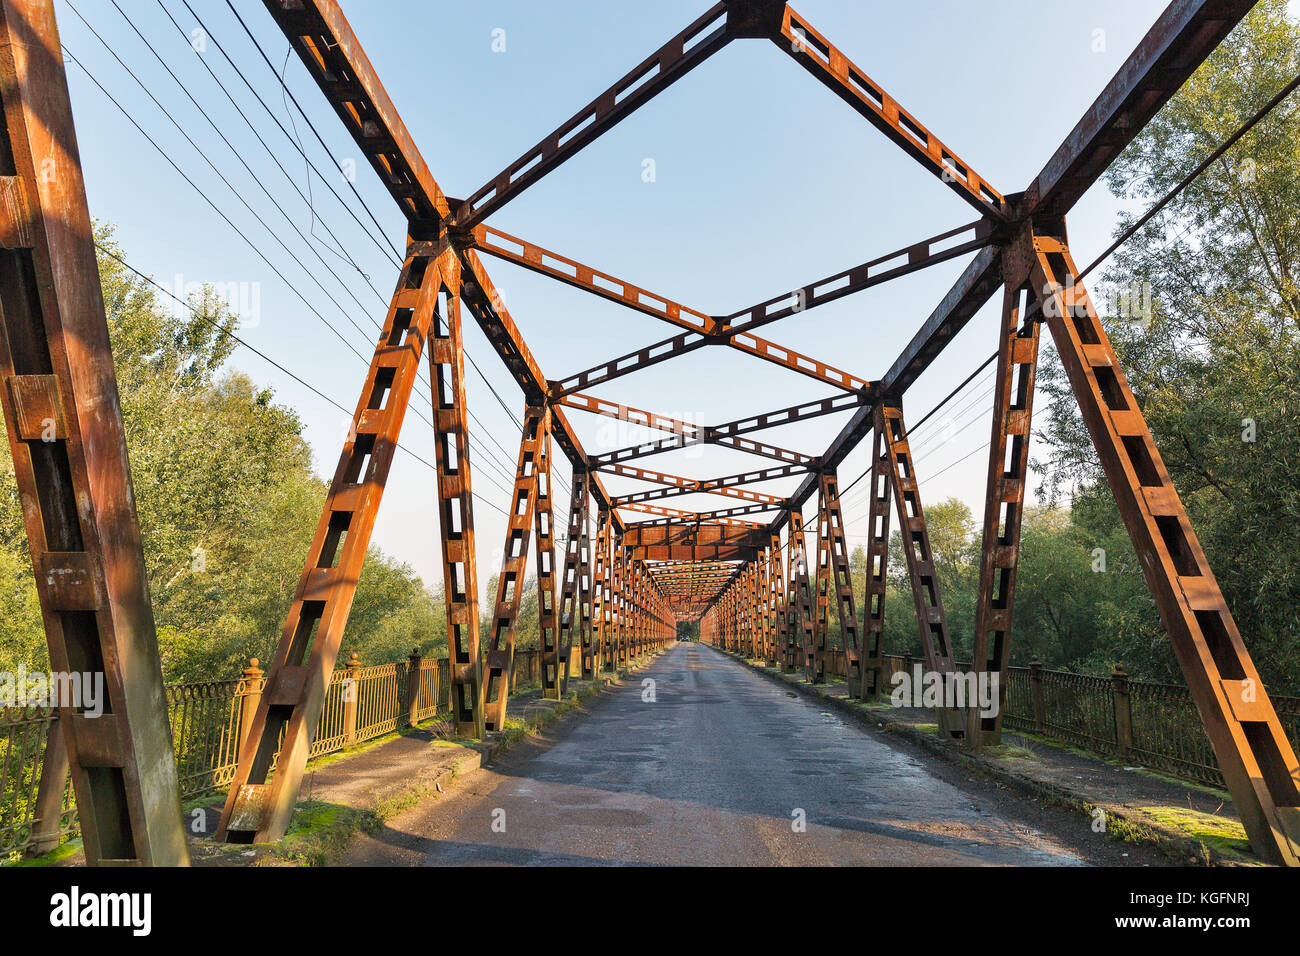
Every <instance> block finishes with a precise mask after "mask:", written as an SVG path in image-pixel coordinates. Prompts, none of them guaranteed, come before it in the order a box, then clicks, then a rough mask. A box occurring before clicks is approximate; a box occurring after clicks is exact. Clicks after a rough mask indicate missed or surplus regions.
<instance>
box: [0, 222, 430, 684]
mask: <svg viewBox="0 0 1300 956" xmlns="http://www.w3.org/2000/svg"><path fill="white" fill-rule="evenodd" d="M96 238H97V239H98V240H99V242H100V243H101V244H102V245H104V246H105V247H106V248H108V249H111V250H113V251H114V252H119V250H118V249H117V247H116V245H115V244H114V243H113V240H112V234H111V230H109V229H106V228H102V227H101V228H99V229H98V230H97V236H96ZM99 269H100V281H101V284H102V286H103V290H104V304H105V308H106V311H107V314H108V323H109V331H110V334H111V338H112V344H113V358H114V367H115V370H116V372H117V378H118V387H119V391H120V394H121V398H122V417H123V421H124V424H125V427H126V439H127V449H128V452H129V454H130V459H131V473H132V483H133V487H134V490H135V498H136V507H137V511H138V514H139V518H140V528H141V533H142V537H143V541H144V553H145V563H146V567H147V570H148V576H149V587H150V592H151V595H152V598H153V605H154V616H155V620H156V623H157V628H158V639H159V645H160V648H161V651H162V656H163V667H164V672H165V675H166V678H167V680H169V681H183V680H202V679H214V678H223V677H233V676H236V675H237V674H238V673H239V671H240V670H241V669H242V668H243V667H244V665H245V664H246V662H247V659H248V658H249V657H253V656H255V657H259V658H261V659H262V660H263V661H265V660H268V659H269V658H270V657H271V655H272V652H273V651H274V648H275V645H276V642H277V640H278V638H279V633H280V629H281V627H282V625H283V621H284V617H285V614H286V613H287V611H288V606H289V601H290V599H291V598H292V595H293V592H294V589H295V587H296V586H297V583H298V579H299V576H300V575H301V573H302V563H303V560H304V557H305V555H306V553H307V550H308V548H309V546H310V543H311V540H312V536H313V534H314V532H315V528H316V523H317V520H318V519H319V516H320V512H321V507H322V505H323V503H324V497H325V490H326V487H325V484H324V482H322V481H321V480H320V479H318V478H317V477H316V476H315V475H314V474H313V473H312V469H311V449H310V447H309V446H308V445H307V442H306V441H305V440H304V439H303V437H302V422H301V420H300V419H299V417H298V415H297V413H296V412H295V411H294V410H293V409H291V408H289V407H287V406H285V405H281V404H278V403H276V402H275V401H274V395H273V394H272V392H271V391H270V390H269V389H264V388H259V387H258V386H256V385H255V384H254V383H253V382H252V381H251V380H250V379H249V378H248V377H247V376H246V375H244V374H242V373H240V372H238V371H234V370H230V369H229V368H228V365H227V363H228V360H229V359H230V358H231V353H232V350H233V348H234V345H235V343H234V341H233V339H231V338H230V337H229V336H227V335H224V334H222V332H221V331H219V330H225V331H232V330H233V329H234V328H235V327H236V326H237V324H238V317H237V316H235V315H233V314H231V313H230V311H229V309H228V308H227V307H226V305H225V302H224V301H223V300H222V299H220V298H219V297H218V296H216V295H215V294H214V292H213V290H212V289H210V288H208V289H205V290H204V291H203V292H202V293H200V294H198V295H196V296H194V297H193V298H192V300H191V305H192V306H193V307H194V311H192V312H191V311H190V310H186V309H181V308H179V307H177V308H176V309H174V310H173V309H172V308H171V307H170V306H169V305H168V302H167V300H165V299H163V298H161V297H159V296H156V295H155V293H154V291H153V289H152V287H150V286H149V285H148V284H147V283H145V282H144V281H143V280H142V279H140V278H139V277H138V276H136V275H134V274H133V273H131V272H130V271H129V270H127V269H126V268H125V267H123V266H122V265H121V264H120V263H118V262H116V261H114V260H113V259H112V258H110V257H109V256H106V255H102V254H101V255H100V256H99ZM12 472H13V465H12V461H11V459H10V457H9V449H8V446H7V445H5V447H4V448H3V449H2V450H0V594H2V595H3V601H4V606H5V609H6V614H5V615H3V617H2V618H0V669H12V668H14V667H16V666H17V665H18V664H25V665H27V666H28V667H32V668H35V667H44V666H45V639H44V631H43V629H42V626H41V621H40V612H39V607H38V605H37V602H36V593H35V588H34V585H33V583H32V578H31V563H30V559H29V558H28V556H27V553H26V548H27V543H26V534H25V531H24V527H23V523H22V513H21V510H20V508H19V502H18V498H17V489H16V486H15V484H14V481H13V477H12ZM417 645H418V646H419V647H420V648H421V651H422V652H423V653H426V654H428V653H434V652H441V649H442V648H445V646H446V620H445V617H444V615H443V613H442V610H441V598H440V597H439V596H436V595H434V594H432V593H430V591H429V590H428V589H427V588H425V586H424V585H423V583H422V582H421V581H420V579H419V578H418V577H416V576H415V575H414V574H413V573H412V572H411V569H410V568H409V567H408V566H406V565H404V564H401V563H399V562H395V561H392V560H391V559H389V558H387V557H385V556H384V555H383V554H382V553H381V552H380V551H379V550H378V549H375V548H372V549H371V551H370V554H369V555H368V557H367V561H366V564H365V567H364V569H363V571H362V573H361V579H360V581H359V582H358V585H357V594H356V599H355V601H354V603H353V609H352V614H351V617H350V619H349V624H348V630H347V632H346V634H345V636H344V644H343V651H344V653H345V654H346V653H351V652H353V651H356V652H357V653H358V654H359V655H360V657H361V659H362V660H363V661H364V662H374V663H379V662H381V661H391V660H397V659H400V658H402V657H405V656H406V655H407V654H409V653H410V652H411V649H412V647H415V646H417Z"/></svg>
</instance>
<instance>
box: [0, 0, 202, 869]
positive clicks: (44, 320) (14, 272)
mask: <svg viewBox="0 0 1300 956" xmlns="http://www.w3.org/2000/svg"><path fill="white" fill-rule="evenodd" d="M0 95H2V96H3V107H4V127H5V129H4V136H3V137H0V200H2V201H0V303H2V304H3V309H0V313H2V314H0V410H3V412H4V419H5V427H6V430H7V433H8V438H9V448H10V451H11V452H12V454H13V463H14V476H15V478H16V480H17V485H18V493H19V496H20V498H21V500H22V506H23V508H22V510H23V520H24V523H25V526H26V531H27V541H28V545H29V553H30V555H31V559H32V565H33V569H34V571H35V576H36V591H37V596H38V599H39V601H40V607H41V618H42V621H43V623H44V625H45V637H46V642H47V644H48V647H49V655H50V666H51V669H52V670H53V671H54V672H55V673H56V674H64V675H69V676H71V675H74V674H75V675H84V678H83V679H85V680H92V681H93V680H97V679H99V678H100V677H101V675H102V680H103V692H104V696H105V698H106V699H105V700H104V702H103V713H101V714H99V715H97V716H96V715H94V714H89V715H88V714H87V713H86V706H87V701H86V700H85V699H84V697H72V698H71V699H70V695H69V694H61V695H58V698H57V700H55V703H56V704H57V706H58V711H59V720H58V725H59V727H60V732H61V733H62V734H63V738H64V739H63V742H64V744H65V745H66V751H67V766H68V769H69V771H70V773H71V775H72V782H73V788H74V790H75V792H76V797H77V810H78V813H79V815H80V818H81V832H82V835H83V837H84V840H85V851H86V861H87V863H89V864H91V865H106V864H120V865H146V866H151V865H152V866H183V865H187V864H188V863H189V852H188V849H187V847H186V843H185V829H184V827H183V825H182V823H181V804H180V788H179V785H178V783H177V779H176V764H175V757H174V754H173V751H172V735H171V728H170V726H169V725H168V722H167V701H166V696H165V694H164V691H163V682H162V666H161V660H160V657H159V654H158V640H157V636H156V634H155V631H154V617H153V608H152V606H151V603H150V597H149V580H148V576H147V573H146V570H145V564H144V555H143V551H142V549H141V541H140V526H139V521H138V519H137V517H136V512H135V498H134V496H133V494H132V489H131V469H130V464H129V462H128V460H127V452H126V439H125V434H124V430H123V424H122V410H121V405H120V403H119V397H118V390H117V379H116V377H115V375H114V371H113V357H112V352H111V351H110V345H109V332H108V320H107V318H106V316H105V312H104V299H103V292H102V290H101V288H100V284H99V271H98V269H97V267H96V262H95V249H94V243H93V235H92V231H91V223H90V212H89V210H88V208H87V205H86V192H85V183H84V180H83V178H82V170H81V158H80V154H79V153H78V148H77V138H76V132H75V129H74V127H73V121H72V107H71V104H70V102H69V99H68V86H67V77H66V75H65V74H64V70H63V50H62V47H61V45H60V43H59V35H58V29H57V27H56V25H55V20H54V7H53V4H52V3H51V2H50V0H0ZM59 753H60V751H59V749H58V748H57V747H56V748H52V758H53V759H52V761H51V764H52V767H51V772H53V771H54V770H55V769H60V768H56V767H54V766H53V765H54V764H60V765H61V761H60V760H59ZM52 786H53V785H52ZM60 799H61V792H60Z"/></svg>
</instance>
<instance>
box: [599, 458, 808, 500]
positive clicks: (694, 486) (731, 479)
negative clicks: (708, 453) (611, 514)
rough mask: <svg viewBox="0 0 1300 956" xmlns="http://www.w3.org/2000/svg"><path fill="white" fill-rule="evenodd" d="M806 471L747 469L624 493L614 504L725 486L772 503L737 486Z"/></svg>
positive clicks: (742, 495)
mask: <svg viewBox="0 0 1300 956" xmlns="http://www.w3.org/2000/svg"><path fill="white" fill-rule="evenodd" d="M806 471H808V469H807V468H806V467H804V466H802V465H786V466H785V467H783V468H764V469H762V470H760V471H747V472H743V473H741V474H738V475H727V476H725V477H723V478H709V479H700V480H697V481H691V483H690V484H687V485H673V486H672V487H668V488H656V489H654V490H651V491H639V492H637V493H636V494H633V495H624V496H622V497H619V498H615V499H614V506H615V507H618V506H620V505H623V504H627V503H629V502H634V501H655V500H658V499H660V498H671V497H673V496H675V495H688V494H692V493H704V492H711V491H718V490H720V489H723V488H729V489H731V490H732V491H733V492H734V493H735V497H737V498H750V499H752V500H755V501H764V503H768V504H770V503H771V502H770V501H766V500H765V499H768V498H772V497H773V496H771V495H766V496H764V497H763V498H760V497H759V494H760V492H751V491H747V490H746V489H743V488H737V487H736V486H737V485H748V484H753V483H754V482H756V481H770V480H772V479H774V478H785V477H788V476H790V475H801V474H803V473H804V472H806ZM688 481H689V479H688Z"/></svg>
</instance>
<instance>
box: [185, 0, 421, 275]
mask: <svg viewBox="0 0 1300 956" xmlns="http://www.w3.org/2000/svg"><path fill="white" fill-rule="evenodd" d="M182 2H183V3H185V7H186V9H189V0H182ZM226 6H227V7H229V8H230V12H231V13H233V14H234V15H235V19H236V20H238V21H239V25H240V26H241V27H243V28H244V33H245V34H247V36H248V39H249V40H251V41H252V42H253V46H255V47H257V52H258V53H260V54H261V56H262V60H263V61H264V62H265V63H266V68H267V69H268V70H270V71H271V75H272V76H275V77H276V79H277V81H279V82H280V87H281V89H282V90H284V92H286V93H287V94H288V96H289V99H290V100H292V101H293V105H294V107H295V108H296V109H297V110H298V113H299V115H300V116H302V118H303V120H304V121H305V122H306V123H307V127H308V128H309V129H310V130H311V131H312V135H314V136H315V137H316V141H317V142H318V143H320V145H321V148H322V149H323V150H325V152H326V153H327V154H329V155H330V157H331V158H333V154H332V153H330V148H329V146H328V145H326V143H325V139H324V137H322V136H321V134H320V131H319V130H318V129H316V124H315V123H313V122H312V121H311V117H309V116H308V115H307V111H306V110H304V109H303V108H302V106H301V105H300V104H299V103H298V98H297V97H296V96H294V95H293V91H292V90H290V89H289V88H288V87H287V86H285V85H284V83H283V81H281V80H280V74H279V73H278V72H277V71H276V69H275V64H274V63H272V62H271V58H270V57H269V56H267V55H266V51H265V50H264V49H262V44H261V43H259V42H258V41H257V37H255V36H254V35H253V31H252V30H250V29H249V28H248V24H247V23H245V22H244V18H243V17H241V16H240V15H239V11H238V10H236V9H235V5H234V4H233V3H231V2H230V0H226ZM190 12H191V13H193V12H194V11H193V10H191V11H190ZM196 19H197V17H196ZM335 165H336V166H338V168H339V172H340V173H344V170H343V167H342V165H340V164H339V163H338V161H337V160H335ZM344 178H345V179H346V178H347V177H346V173H344ZM347 184H348V188H349V189H351V190H352V194H353V195H354V196H356V198H357V202H359V203H361V207H362V208H363V209H365V211H366V213H367V214H368V215H369V216H370V218H371V220H373V222H374V224H375V227H376V228H378V229H379V230H380V232H381V233H382V232H383V226H381V225H379V219H378V218H377V217H376V216H375V214H374V212H373V211H372V210H371V209H370V207H369V206H368V205H366V201H365V200H364V199H362V198H361V193H359V192H357V187H356V185H355V184H354V183H353V182H352V180H351V179H347ZM384 238H385V239H388V237H387V236H386V235H385V237H384ZM388 244H389V246H391V247H392V250H393V253H394V254H395V255H397V256H399V257H400V256H401V253H400V252H398V251H397V247H396V246H394V245H393V244H392V240H391V239H388Z"/></svg>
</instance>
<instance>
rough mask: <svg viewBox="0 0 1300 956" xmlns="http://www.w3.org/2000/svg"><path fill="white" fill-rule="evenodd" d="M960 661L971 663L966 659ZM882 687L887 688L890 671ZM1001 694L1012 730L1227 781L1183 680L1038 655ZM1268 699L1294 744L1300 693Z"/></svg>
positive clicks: (1009, 678)
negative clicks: (1067, 664)
mask: <svg viewBox="0 0 1300 956" xmlns="http://www.w3.org/2000/svg"><path fill="white" fill-rule="evenodd" d="M836 656H837V657H842V655H836ZM915 660H916V659H914V658H912V657H911V656H910V655H908V656H896V655H887V656H886V662H887V663H888V665H889V675H891V676H892V674H893V673H895V672H897V671H900V670H903V669H907V670H909V671H910V670H911V668H912V665H913V663H914V662H915ZM956 667H957V669H958V670H961V671H967V670H969V669H970V665H969V664H966V663H960V662H959V663H957V665H956ZM841 669H842V665H841ZM883 686H884V690H885V692H886V693H888V689H889V687H890V686H892V685H891V683H890V681H889V679H888V676H887V678H886V680H885V682H884V685H883ZM1001 697H1002V704H1001V706H1002V720H1003V723H1004V725H1005V726H1006V727H1008V728H1010V729H1013V730H1021V731H1024V732H1027V733H1031V734H1037V735H1039V736H1043V737H1048V738H1052V739H1056V740H1061V741H1064V742H1066V743H1069V744H1073V745H1074V746H1076V747H1079V748H1081V749H1083V750H1088V751H1091V752H1093V753H1097V754H1102V755H1105V756H1110V757H1118V758H1120V759H1122V760H1125V761H1130V762H1132V763H1135V764H1140V765H1141V766H1144V767H1148V768H1150V769H1153V770H1162V771H1165V772H1167V773H1170V774H1173V775H1175V776H1178V777H1181V778H1183V779H1185V780H1194V781H1197V782H1199V783H1205V784H1209V785H1211V786H1215V787H1223V786H1224V785H1225V784H1224V781H1223V774H1222V772H1221V771H1220V770H1219V764H1218V761H1217V760H1216V759H1215V757H1214V750H1213V748H1212V747H1211V746H1210V740H1209V738H1208V737H1207V736H1206V734H1205V728H1204V726H1203V725H1202V724H1201V717H1200V714H1199V713H1198V712H1197V709H1196V703H1195V702H1194V701H1193V700H1192V694H1191V691H1189V690H1188V689H1187V688H1186V687H1185V686H1183V685H1180V684H1162V683H1156V682H1152V681H1138V680H1131V679H1129V676H1128V674H1127V673H1126V672H1125V671H1124V669H1123V668H1122V667H1118V666H1117V667H1115V668H1114V669H1113V670H1112V671H1111V674H1110V676H1109V677H1096V676H1092V675H1087V674H1075V673H1071V672H1070V671H1057V670H1048V669H1046V668H1044V667H1043V666H1042V664H1040V663H1038V662H1036V661H1033V662H1031V663H1030V665H1029V666H1028V667H1009V668H1007V671H1006V674H1005V677H1004V681H1003V686H1002V688H1001ZM1270 699H1271V700H1272V702H1273V707H1274V709H1275V710H1276V711H1277V715H1278V719H1279V720H1281V722H1282V726H1283V728H1285V730H1286V733H1287V737H1288V738H1289V739H1290V740H1291V743H1292V745H1293V746H1294V745H1295V743H1296V741H1297V740H1300V697H1272V696H1270Z"/></svg>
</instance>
